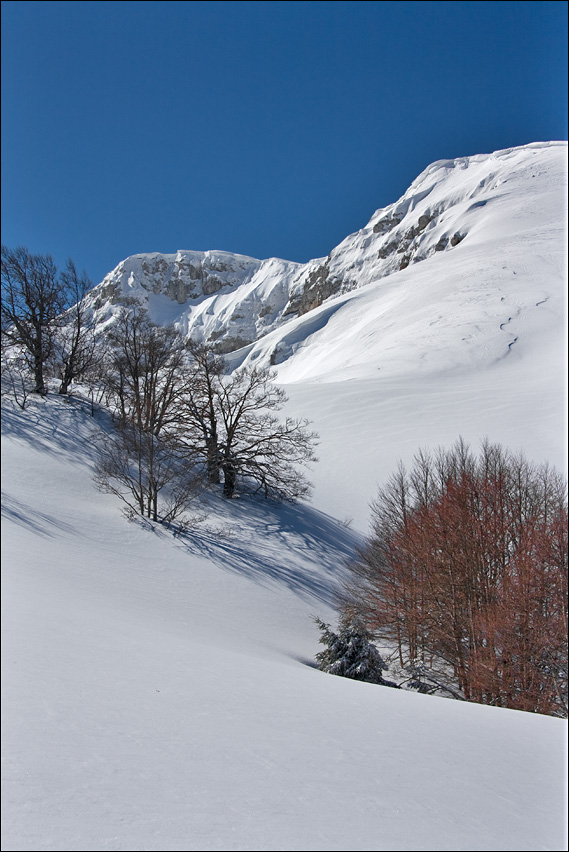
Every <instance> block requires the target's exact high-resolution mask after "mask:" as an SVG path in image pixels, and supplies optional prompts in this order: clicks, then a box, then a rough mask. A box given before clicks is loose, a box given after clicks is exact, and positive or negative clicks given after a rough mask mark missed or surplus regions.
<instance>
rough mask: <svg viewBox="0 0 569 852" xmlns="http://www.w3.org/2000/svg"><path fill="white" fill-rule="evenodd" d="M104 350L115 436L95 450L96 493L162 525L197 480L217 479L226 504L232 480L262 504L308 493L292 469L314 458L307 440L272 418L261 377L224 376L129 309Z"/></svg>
mask: <svg viewBox="0 0 569 852" xmlns="http://www.w3.org/2000/svg"><path fill="white" fill-rule="evenodd" d="M107 344H108V349H107V353H106V356H105V359H104V362H103V367H104V369H103V370H102V373H101V378H100V382H101V386H102V388H103V392H104V398H105V402H106V405H107V407H108V408H109V409H110V411H111V412H112V413H113V415H114V419H115V425H116V429H115V431H114V433H113V434H112V436H111V437H110V438H109V437H105V440H104V442H103V443H102V445H101V447H100V451H99V464H98V466H97V471H96V477H97V482H98V485H99V487H100V488H102V489H103V490H106V491H112V492H113V493H115V494H117V495H118V496H120V497H122V499H123V500H124V501H125V502H126V503H127V505H128V506H129V507H131V508H134V509H135V510H136V511H137V512H139V513H140V514H142V515H146V516H147V517H149V518H151V519H152V520H155V521H156V520H159V519H160V520H162V521H166V522H170V521H171V520H173V519H174V518H175V517H176V516H177V515H178V514H180V513H181V512H182V511H184V510H185V509H186V508H187V507H188V505H189V504H190V503H191V502H192V501H193V500H194V499H195V497H196V495H197V494H198V493H199V492H200V489H201V487H202V484H203V481H204V480H206V481H207V482H209V483H210V484H218V483H221V482H223V495H224V496H225V497H226V498H231V497H233V495H234V492H235V488H236V485H237V481H238V479H241V481H242V482H243V483H246V484H247V486H248V487H249V488H252V489H253V490H255V491H261V492H262V494H263V495H264V496H265V497H274V498H277V499H285V500H295V499H297V498H299V497H303V496H306V495H307V494H308V491H309V483H308V481H307V480H306V477H305V476H304V474H303V473H301V472H300V471H299V470H298V465H299V464H300V465H306V464H308V463H309V462H311V461H313V460H314V453H313V450H314V444H315V440H316V435H315V434H314V433H313V432H311V431H310V430H309V429H308V424H307V423H306V422H305V421H300V420H294V419H291V418H285V419H284V421H281V420H279V418H278V416H277V414H276V412H277V411H279V410H280V408H281V407H282V405H283V404H284V402H285V401H286V396H285V394H284V393H283V391H282V390H281V389H279V388H277V387H276V386H275V385H274V384H273V379H274V375H273V373H271V372H270V371H269V370H267V369H262V368H257V367H244V368H242V369H239V370H236V371H234V372H233V373H232V374H230V375H229V374H227V372H226V365H225V362H224V360H223V359H222V358H220V357H219V356H218V355H216V354H215V352H213V351H212V349H211V348H209V347H207V346H203V345H197V344H195V343H192V342H189V343H186V342H184V341H183V340H182V338H181V337H180V335H179V334H178V333H177V332H176V331H175V329H173V328H171V327H170V328H168V327H167V328H164V327H157V326H155V325H154V324H153V323H152V322H151V321H150V319H149V317H148V314H147V313H146V311H145V310H144V309H142V308H141V307H140V306H139V305H137V304H136V303H130V304H126V305H125V306H124V307H123V308H122V310H121V313H120V314H119V316H118V317H117V319H116V321H115V323H114V324H113V326H112V328H111V330H110V332H109V333H108V335H107ZM164 500H166V503H165V502H164ZM159 503H160V504H161V508H160V509H159Z"/></svg>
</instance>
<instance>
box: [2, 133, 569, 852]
mask: <svg viewBox="0 0 569 852" xmlns="http://www.w3.org/2000/svg"><path fill="white" fill-rule="evenodd" d="M565 180H566V145H564V144H561V143H543V144H536V145H530V146H525V147H524V148H518V149H512V150H509V151H501V152H497V153H496V154H493V155H484V156H480V157H470V158H465V159H463V160H454V161H443V162H440V163H436V164H434V165H433V166H431V167H430V168H429V169H427V170H426V171H425V172H424V173H423V174H422V175H421V176H420V177H419V178H418V179H417V180H416V181H415V182H414V184H413V185H412V186H411V187H410V189H409V191H408V192H407V193H406V194H405V196H404V197H403V198H402V199H401V200H400V201H399V202H397V204H395V205H393V206H392V207H389V208H385V209H384V210H381V211H378V212H377V213H375V214H374V216H373V217H372V219H371V220H370V223H369V225H368V226H367V227H366V228H364V229H362V231H359V232H358V233H356V234H354V235H352V236H351V237H348V238H347V239H346V240H345V241H344V242H343V243H342V244H341V245H340V246H339V247H338V248H337V249H335V250H334V251H333V252H332V253H331V255H330V257H329V258H327V259H322V260H320V261H314V262H312V263H311V264H307V265H299V264H294V263H290V262H286V261H279V260H269V261H263V262H261V261H257V260H254V259H252V258H246V257H238V256H235V255H229V254H227V253H223V252H204V253H199V252H180V253H179V255H176V256H170V257H168V256H161V255H144V256H137V257H136V258H130V259H128V260H127V261H125V262H124V263H123V264H121V265H120V266H119V267H118V268H117V270H115V271H114V272H113V273H111V274H110V275H109V276H107V278H106V279H105V281H104V282H103V283H102V284H101V285H100V286H99V288H96V290H95V292H94V296H93V298H94V299H96V300H97V302H96V304H97V310H98V311H99V319H100V321H101V322H104V321H109V320H111V319H112V315H113V311H114V310H116V308H117V306H118V305H119V304H120V303H121V301H122V300H123V299H124V298H125V297H127V296H129V295H135V296H137V297H138V298H140V299H142V300H143V301H145V302H147V303H148V307H149V310H150V313H151V315H152V316H153V318H154V319H155V321H157V322H161V323H162V322H175V323H177V324H178V325H179V327H180V328H181V329H182V330H183V331H184V332H185V333H190V332H191V333H192V335H194V336H196V337H201V339H204V340H213V341H214V342H215V341H218V342H219V343H220V344H221V348H223V349H227V352H228V354H227V358H228V361H229V362H230V363H231V364H233V365H236V364H240V363H244V362H246V361H249V362H257V363H263V364H264V363H272V364H273V365H274V366H275V369H276V370H277V372H278V380H279V382H280V383H281V384H282V385H284V386H285V388H286V391H287V393H288V395H289V402H288V404H287V408H286V413H287V414H290V415H293V416H299V417H308V418H309V419H311V420H312V423H313V427H314V428H315V429H316V430H317V431H318V432H319V434H320V445H319V447H318V456H319V462H318V464H317V465H316V466H315V468H314V470H313V472H312V478H313V479H314V483H315V491H314V499H313V502H312V504H311V505H309V506H308V505H304V504H300V505H297V506H295V507H281V508H276V507H274V506H269V505H264V504H259V503H255V502H253V501H250V500H248V499H247V498H245V497H243V496H241V498H240V499H238V500H234V501H231V503H229V504H228V503H224V502H223V501H222V500H220V499H218V498H216V497H215V495H213V496H210V497H209V498H208V500H207V508H208V511H209V518H208V520H207V521H206V522H205V523H203V524H202V525H201V526H200V527H199V528H198V529H196V530H194V532H193V533H192V534H191V535H190V537H189V538H187V539H181V538H174V537H173V536H172V535H171V534H170V533H168V532H165V531H162V530H161V529H160V528H158V529H157V528H155V527H153V526H152V525H148V526H147V527H145V526H140V525H137V524H132V523H131V524H129V523H127V522H126V521H125V520H124V518H123V517H122V516H121V514H120V511H119V506H118V505H117V501H116V499H115V498H114V497H113V496H111V495H102V494H100V493H98V492H97V491H96V490H95V488H94V485H93V482H92V479H91V465H92V456H91V453H92V447H93V441H92V433H93V430H97V429H101V428H104V423H103V421H99V420H97V421H94V420H93V419H92V418H91V417H90V416H89V412H88V411H87V410H85V409H84V408H83V407H82V405H81V403H80V402H79V401H72V402H70V403H68V402H65V401H64V400H62V399H61V398H59V397H55V398H48V399H47V400H45V401H40V402H39V403H37V404H32V405H31V406H30V407H29V409H28V410H26V411H25V412H21V411H19V410H18V409H17V408H15V407H13V406H10V405H8V407H7V408H6V409H5V410H4V413H3V419H2V426H3V437H2V461H3V466H2V478H3V499H2V533H3V535H2V552H3V559H2V567H3V606H4V610H3V619H2V629H3V633H4V642H3V678H4V692H3V694H4V701H3V714H4V719H3V722H4V724H3V730H4V749H3V755H4V783H3V788H2V791H3V811H2V815H3V831H4V836H3V843H2V849H5V850H6V852H8V850H30V849H37V850H54V851H55V850H57V852H60V850H92V849H100V850H133V849H137V850H156V851H157V852H158V850H178V849H179V850H182V849H188V850H231V849H233V850H277V849H278V850H301V849H302V850H305V849H306V850H346V849H352V850H412V849H413V850H415V849H425V850H457V849H463V850H490V849H492V850H538V849H539V850H559V849H565V848H566V843H567V838H566V824H567V823H566V809H565V808H566V801H565V769H566V753H567V751H566V749H567V746H566V731H567V726H566V723H565V722H564V721H562V720H559V719H553V718H546V717H539V716H535V715H532V714H528V713H520V712H514V711H508V710H502V709H496V708H492V707H482V706H476V705H473V704H466V703H463V702H456V701H450V700H447V699H441V698H434V697H431V696H423V695H419V694H416V693H409V692H404V691H399V690H391V689H387V688H383V687H378V686H374V685H370V684H362V683H357V682H353V681H348V680H344V679H342V678H335V677H333V676H331V675H326V674H323V673H321V672H319V671H317V670H315V669H314V668H312V667H311V666H310V665H307V662H309V661H310V660H312V659H313V658H314V654H315V653H316V652H317V651H318V650H319V646H318V631H317V629H316V627H315V625H314V623H313V621H312V620H311V615H313V614H315V615H319V616H320V617H321V618H323V619H324V620H327V621H334V620H335V596H336V594H337V592H338V590H339V588H340V587H341V582H342V578H343V577H344V576H345V572H346V567H345V563H346V559H348V558H349V556H350V554H351V553H352V552H353V549H354V547H355V546H356V545H357V544H358V543H359V542H360V541H361V536H362V534H365V533H366V531H367V528H368V522H369V509H368V505H369V502H370V501H371V500H372V499H373V497H374V496H375V493H376V488H377V485H378V484H379V483H381V482H383V481H384V480H385V479H386V477H387V476H389V475H390V474H391V473H392V472H393V471H394V469H395V467H396V465H397V461H398V460H399V459H403V460H405V461H409V460H410V459H411V458H412V456H413V454H414V453H415V452H416V451H417V449H418V448H419V447H421V446H426V447H435V446H437V445H438V444H446V445H448V444H450V443H453V442H454V441H455V440H456V438H457V437H458V436H459V435H462V436H463V437H464V438H465V439H466V440H467V441H469V442H470V443H471V444H472V445H473V446H474V447H476V446H477V444H478V442H479V441H480V439H481V438H483V437H485V436H487V437H488V438H490V440H492V441H498V442H501V443H502V444H504V445H506V446H508V447H511V448H512V449H514V450H517V449H523V450H524V451H525V453H526V455H527V456H528V457H529V458H530V459H535V460H536V461H545V460H547V461H550V462H551V463H553V464H555V465H556V466H557V467H560V468H563V467H565V421H564V413H565V401H564V400H565V393H566V392H565V374H564V369H565V342H564V337H565V332H564V316H565V287H566V285H565V276H566V262H567V255H566V214H565V195H564V189H563V187H564V185H565ZM422 217H427V218H428V221H426V219H425V218H422ZM455 235H457V236H458V237H461V239H460V241H458V239H456V238H455V239H454V240H453V237H455ZM445 238H447V241H446V242H445ZM453 242H454V245H453V244H452V243H453ZM395 243H396V247H393V246H394V244H395ZM399 248H401V251H399V250H398V249H399ZM380 255H383V256H381V257H380ZM404 259H406V260H408V264H407V265H405V263H404V262H403V261H404ZM402 266H403V267H404V268H401V267H402ZM152 270H154V272H152ZM178 300H179V301H178ZM236 314H237V315H239V314H241V315H242V316H241V317H239V316H236ZM245 342H246V345H244V344H245ZM236 346H237V347H238V348H237V349H235V347H236ZM348 519H353V520H352V521H351V526H350V524H349V523H348ZM338 522H341V523H338Z"/></svg>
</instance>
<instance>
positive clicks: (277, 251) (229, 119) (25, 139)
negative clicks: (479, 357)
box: [2, 0, 567, 283]
mask: <svg viewBox="0 0 569 852" xmlns="http://www.w3.org/2000/svg"><path fill="white" fill-rule="evenodd" d="M549 139H567V4H566V3H565V2H562V1H560V0H554V2H511V0H510V2H458V3H455V2H449V0H444V2H436V3H429V2H424V0H422V2H373V0H366V2H339V0H333V2H325V0H318V2H290V1H289V2H277V0H270V2H262V0H256V2H197V0H193V2H151V0H144V2H134V0H128V2H69V0H66V2H46V0H42V1H41V2H15V0H8V2H3V3H2V212H3V215H2V242H3V243H4V244H7V245H9V246H16V245H27V246H28V248H29V249H30V250H31V251H33V252H39V253H51V254H52V255H53V256H54V257H55V259H56V261H57V262H58V263H59V264H62V263H64V262H65V260H66V258H67V257H72V258H73V259H74V260H75V261H76V263H77V265H78V266H79V267H80V268H85V269H86V271H87V273H88V274H89V275H90V277H91V278H92V280H93V282H94V283H98V282H99V281H100V280H101V279H102V277H103V276H104V275H105V274H106V273H107V272H109V271H110V270H111V269H112V268H114V266H115V265H116V264H117V263H118V262H119V261H120V260H122V259H123V258H125V257H128V256H129V255H131V254H136V253H139V252H147V251H148V252H150V251H161V252H174V251H176V250H177V249H198V250H206V249H214V248H218V249H225V250H228V251H234V252H240V253H242V254H248V255H252V256H254V257H259V258H263V257H270V256H278V257H285V258H287V259H290V260H298V261H306V260H308V259H310V258H312V257H320V256H323V255H326V254H328V252H329V251H330V250H331V249H332V248H333V247H334V246H335V245H336V244H337V243H338V242H340V240H342V239H343V238H344V237H345V236H347V234H349V233H351V232H353V231H355V230H357V229H358V228H360V227H363V225H364V224H365V223H366V222H367V220H368V218H369V217H370V215H371V214H372V213H373V211H374V210H375V209H377V208H378V207H383V206H385V205H387V204H390V203H391V202H393V201H396V200H397V198H399V196H400V195H401V194H402V193H403V192H404V191H405V189H406V188H407V187H408V185H409V184H410V183H411V181H412V180H413V179H414V178H415V177H416V176H417V175H418V174H419V172H421V171H422V170H423V169H424V168H425V167H426V166H427V165H428V164H429V163H431V162H433V161H434V160H438V159H442V158H449V157H458V156H463V155H468V154H477V153H485V152H490V151H493V150H497V149H500V148H507V147H512V146H516V145H523V144H525V143H528V142H535V141H543V140H549Z"/></svg>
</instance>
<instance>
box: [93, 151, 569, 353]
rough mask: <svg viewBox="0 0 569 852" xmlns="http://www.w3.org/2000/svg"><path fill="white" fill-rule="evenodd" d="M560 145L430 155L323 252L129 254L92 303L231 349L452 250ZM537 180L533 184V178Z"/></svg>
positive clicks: (104, 316)
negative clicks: (434, 158)
mask: <svg viewBox="0 0 569 852" xmlns="http://www.w3.org/2000/svg"><path fill="white" fill-rule="evenodd" d="M565 152H566V146H564V145H562V144H561V143H535V144H534V145H528V146H524V147H522V148H517V149H507V150H505V151H498V152H495V153H494V154H488V155H477V156H473V157H462V158H459V159H456V160H441V161H439V162H436V163H434V164H432V165H431V166H429V167H428V168H427V169H425V171H424V172H423V173H422V174H421V175H419V177H418V178H417V179H416V180H415V181H414V182H413V184H412V185H411V186H410V187H409V189H408V190H407V192H406V193H405V194H404V195H403V196H402V198H400V199H399V201H397V202H396V203H395V204H392V205H389V206H388V207H385V208H382V209H380V210H377V211H376V212H375V213H374V214H373V216H372V217H371V219H370V221H369V222H368V224H367V225H366V226H365V227H364V228H362V229H361V230H359V231H357V232H356V233H354V234H351V235H350V236H348V237H346V239H345V240H344V241H343V242H342V243H340V245H339V246H337V247H336V248H334V249H333V250H332V251H331V252H330V254H329V256H328V257H326V258H320V259H318V260H314V261H310V262H309V263H306V264H299V263H294V262H291V261H286V260H280V259H277V258H271V259H268V260H256V259H255V258H251V257H245V256H243V255H236V254H232V253H229V252H223V251H206V252H199V251H178V252H177V253H176V254H171V255H163V254H157V253H154V254H143V255H135V256H133V257H130V258H127V259H126V260H124V261H122V263H120V264H119V265H118V266H117V268H116V269H115V270H113V272H111V273H109V275H107V276H106V277H105V279H104V281H103V282H102V283H101V284H100V285H99V286H98V287H96V288H95V289H94V291H93V307H94V308H95V310H96V311H97V315H98V319H99V320H100V321H101V322H105V321H108V320H110V319H112V316H113V313H114V310H115V306H117V305H119V304H121V303H122V302H123V301H124V300H125V299H126V298H128V297H135V298H136V299H138V300H139V301H141V302H143V303H145V304H146V305H147V307H148V310H149V312H150V315H151V316H152V317H153V319H154V320H155V321H156V322H160V323H163V322H173V323H174V324H176V325H177V326H178V327H179V329H180V331H181V332H182V333H183V334H184V335H191V336H192V337H193V338H194V339H197V340H200V341H203V342H208V343H211V344H213V345H214V346H215V347H216V349H217V350H218V351H219V352H222V353H228V352H232V351H235V350H237V349H240V348H242V347H244V346H246V345H249V344H251V343H253V342H255V341H257V340H259V339H260V338H262V337H263V336H265V335H266V334H268V333H269V332H272V331H274V330H275V329H277V328H279V327H280V326H282V325H283V324H285V323H287V322H288V321H289V320H291V319H292V318H294V317H298V316H302V315H303V314H306V313H307V312H309V311H311V310H313V309H314V308H317V307H319V306H320V305H322V304H323V303H324V302H325V301H326V300H328V299H330V298H331V297H334V296H337V295H339V294H344V293H347V292H349V291H352V290H354V289H357V288H360V287H365V286H366V285H368V284H370V283H372V282H377V281H378V280H380V279H382V278H386V277H388V276H393V275H396V274H397V273H399V272H400V271H402V270H404V269H407V268H408V267H410V266H413V265H414V264H417V263H422V262H427V263H428V262H429V260H430V258H432V257H434V256H435V255H438V256H439V257H440V256H441V254H442V253H449V259H450V253H451V252H454V251H456V250H460V246H461V245H462V244H463V242H464V243H465V244H467V242H468V239H469V234H470V233H471V231H472V230H473V229H474V230H476V229H477V228H479V227H480V225H481V222H483V220H484V217H485V210H484V208H485V207H486V206H487V205H494V204H495V203H496V202H498V201H501V203H504V197H505V196H507V195H508V193H510V192H513V191H514V189H515V186H516V185H517V184H516V181H519V180H520V179H522V180H526V179H527V180H530V179H535V178H536V177H539V175H540V174H542V173H543V168H544V165H543V164H547V162H549V161H550V160H552V158H553V159H555V158H557V159H559V158H560V157H564V156H565ZM540 169H541V171H540ZM508 184H510V185H508ZM534 185H535V190H536V192H539V180H535V184H534ZM512 203H515V199H513V200H512Z"/></svg>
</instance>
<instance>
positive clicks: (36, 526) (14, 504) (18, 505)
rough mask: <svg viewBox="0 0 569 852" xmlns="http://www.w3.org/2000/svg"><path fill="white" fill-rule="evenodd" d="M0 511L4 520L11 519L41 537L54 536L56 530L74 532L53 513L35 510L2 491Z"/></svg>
mask: <svg viewBox="0 0 569 852" xmlns="http://www.w3.org/2000/svg"><path fill="white" fill-rule="evenodd" d="M1 511H2V517H3V518H5V519H6V520H8V521H12V523H15V524H17V525H18V526H20V527H24V529H28V530H30V531H31V532H33V533H35V534H36V535H39V536H41V537H42V538H54V536H55V531H56V530H57V531H59V532H65V533H73V532H74V528H73V527H72V526H71V525H70V524H66V523H65V521H62V520H60V519H59V518H56V517H55V515H48V514H47V513H45V512H37V511H36V510H35V509H32V508H31V506H28V505H27V504H26V503H22V502H21V501H20V500H16V498H15V497H11V496H10V495H8V494H5V493H4V492H2V506H1Z"/></svg>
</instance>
